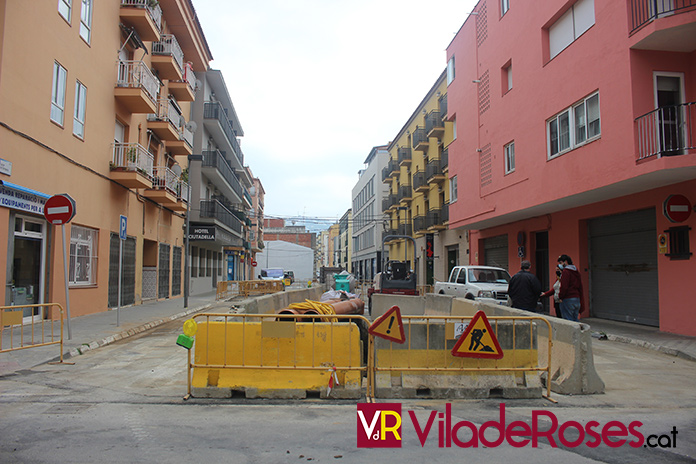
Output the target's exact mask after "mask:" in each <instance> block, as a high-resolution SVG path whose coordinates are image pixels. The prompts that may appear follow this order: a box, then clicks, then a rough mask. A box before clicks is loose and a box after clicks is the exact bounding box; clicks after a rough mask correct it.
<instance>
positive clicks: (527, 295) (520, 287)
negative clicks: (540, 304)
mask: <svg viewBox="0 0 696 464" xmlns="http://www.w3.org/2000/svg"><path fill="white" fill-rule="evenodd" d="M531 267H532V263H530V262H529V261H522V265H521V269H520V271H519V272H518V273H517V274H515V275H514V276H512V278H511V279H510V283H509V284H508V296H509V297H510V299H511V300H512V307H513V308H517V309H524V310H525V311H531V312H536V311H537V301H538V300H539V295H541V282H539V279H537V276H535V275H534V274H532V273H531V272H529V269H530V268H531Z"/></svg>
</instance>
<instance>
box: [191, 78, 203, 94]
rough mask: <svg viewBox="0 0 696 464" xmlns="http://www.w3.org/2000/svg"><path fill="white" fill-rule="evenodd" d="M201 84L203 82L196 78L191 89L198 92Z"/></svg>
mask: <svg viewBox="0 0 696 464" xmlns="http://www.w3.org/2000/svg"><path fill="white" fill-rule="evenodd" d="M202 86H203V82H201V81H200V79H196V87H195V88H194V89H193V90H194V91H195V92H198V89H200V88H201V87H202Z"/></svg>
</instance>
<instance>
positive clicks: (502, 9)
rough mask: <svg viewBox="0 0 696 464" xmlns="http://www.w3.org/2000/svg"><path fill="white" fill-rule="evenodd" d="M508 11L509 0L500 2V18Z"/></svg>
mask: <svg viewBox="0 0 696 464" xmlns="http://www.w3.org/2000/svg"><path fill="white" fill-rule="evenodd" d="M509 9H510V0H500V16H501V17H503V16H504V15H505V13H507V11H508V10H509Z"/></svg>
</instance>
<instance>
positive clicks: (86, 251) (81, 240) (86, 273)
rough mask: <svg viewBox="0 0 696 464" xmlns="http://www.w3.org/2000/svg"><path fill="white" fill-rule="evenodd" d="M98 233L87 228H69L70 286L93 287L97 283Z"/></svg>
mask: <svg viewBox="0 0 696 464" xmlns="http://www.w3.org/2000/svg"><path fill="white" fill-rule="evenodd" d="M98 237H99V232H98V231H97V230H96V229H89V228H87V227H81V226H75V225H74V226H72V227H71V228H70V272H69V279H70V285H71V286H84V285H94V284H96V282H97V278H96V277H97V276H96V272H97V238H98Z"/></svg>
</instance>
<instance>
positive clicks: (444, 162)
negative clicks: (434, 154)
mask: <svg viewBox="0 0 696 464" xmlns="http://www.w3.org/2000/svg"><path fill="white" fill-rule="evenodd" d="M447 166H449V151H448V149H447V148H445V149H444V150H442V153H440V169H442V170H443V171H444V170H445V169H447Z"/></svg>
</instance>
